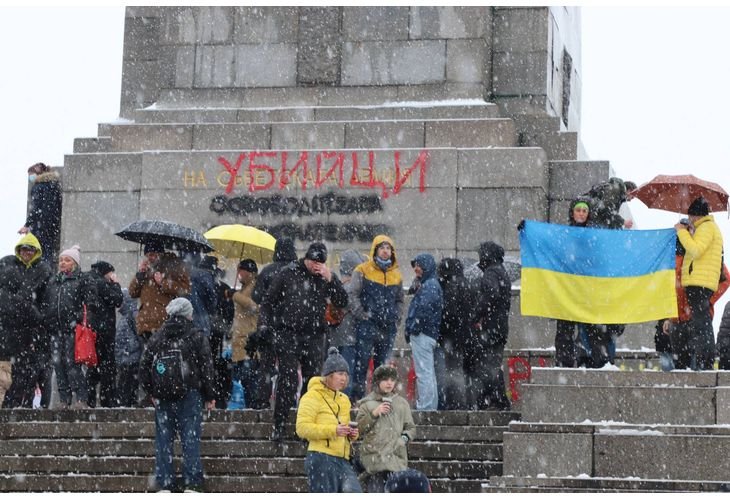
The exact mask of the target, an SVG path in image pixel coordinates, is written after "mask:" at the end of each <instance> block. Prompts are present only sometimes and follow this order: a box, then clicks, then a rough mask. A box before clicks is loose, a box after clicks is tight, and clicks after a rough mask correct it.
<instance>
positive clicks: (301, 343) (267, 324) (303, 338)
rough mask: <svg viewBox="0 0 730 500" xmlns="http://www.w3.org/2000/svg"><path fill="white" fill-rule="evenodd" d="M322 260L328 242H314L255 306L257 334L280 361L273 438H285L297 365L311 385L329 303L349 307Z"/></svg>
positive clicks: (321, 349)
mask: <svg viewBox="0 0 730 500" xmlns="http://www.w3.org/2000/svg"><path fill="white" fill-rule="evenodd" d="M326 262H327V247H326V246H325V245H324V243H322V242H318V241H315V242H314V243H312V244H311V245H309V248H308V249H307V252H306V254H305V255H304V258H303V259H300V260H298V261H296V262H293V263H291V264H289V265H288V266H286V267H285V268H283V269H282V270H281V271H280V272H279V273H277V275H276V277H275V278H274V280H273V282H272V283H271V286H270V287H269V289H268V291H267V293H266V297H265V298H264V300H263V302H262V303H261V307H260V309H259V321H258V332H259V335H260V336H262V337H265V338H270V339H271V341H272V343H273V346H274V352H275V354H276V358H277V359H278V361H279V375H278V378H277V382H276V403H275V407H274V428H273V430H272V433H271V440H272V441H282V440H283V439H284V437H285V436H284V425H285V424H286V420H287V417H288V415H289V409H290V408H291V407H293V406H294V403H295V402H296V395H297V390H298V389H297V385H298V376H297V369H298V368H299V367H300V366H301V373H302V387H309V385H308V382H309V380H310V379H311V378H312V377H316V375H317V371H318V370H319V368H320V367H321V366H322V361H323V360H324V358H325V355H324V353H325V348H324V342H325V334H326V332H327V321H326V319H325V310H326V308H327V304H328V303H330V304H332V305H333V306H335V307H339V308H344V307H347V300H348V299H347V292H346V291H345V289H344V287H343V286H342V282H341V281H340V279H339V278H338V277H337V275H336V274H335V273H333V272H332V271H331V270H330V269H329V267H327V264H326ZM249 340H250V339H249ZM347 421H349V418H348V419H347ZM347 421H345V423H347Z"/></svg>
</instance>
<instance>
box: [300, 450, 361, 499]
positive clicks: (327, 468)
mask: <svg viewBox="0 0 730 500" xmlns="http://www.w3.org/2000/svg"><path fill="white" fill-rule="evenodd" d="M304 471H305V472H306V473H307V485H308V486H309V492H310V493H362V487H361V486H360V482H359V481H358V480H357V476H356V475H355V471H354V470H352V466H351V465H350V462H348V461H347V460H345V459H344V458H342V457H334V456H332V455H327V454H326V453H319V452H316V451H308V452H307V456H306V457H305V458H304Z"/></svg>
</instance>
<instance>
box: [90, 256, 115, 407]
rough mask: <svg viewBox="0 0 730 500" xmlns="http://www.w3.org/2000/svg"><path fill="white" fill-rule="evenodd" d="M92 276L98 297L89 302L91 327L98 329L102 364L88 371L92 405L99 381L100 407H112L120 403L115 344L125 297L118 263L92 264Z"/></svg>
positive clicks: (99, 352)
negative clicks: (118, 318)
mask: <svg viewBox="0 0 730 500" xmlns="http://www.w3.org/2000/svg"><path fill="white" fill-rule="evenodd" d="M89 278H90V279H92V280H94V282H95V286H96V296H95V297H94V300H93V301H92V302H91V303H89V304H88V308H89V312H90V315H91V318H92V321H91V328H92V329H93V330H94V331H95V332H96V354H97V356H98V358H99V364H98V365H97V366H94V367H90V368H89V369H88V370H87V371H86V380H87V383H88V386H89V399H88V401H87V402H88V404H89V406H90V407H92V408H94V407H95V406H96V385H97V384H99V406H101V407H103V408H112V407H114V406H117V405H118V401H117V395H116V376H117V365H116V360H115V358H114V344H115V338H116V332H117V326H116V323H117V308H118V307H120V306H121V305H122V302H123V300H124V296H123V294H122V287H121V285H120V284H119V281H118V280H117V275H116V273H115V272H114V266H112V265H111V264H109V263H108V262H105V261H103V260H100V261H97V262H95V263H94V264H92V265H91V271H90V272H89Z"/></svg>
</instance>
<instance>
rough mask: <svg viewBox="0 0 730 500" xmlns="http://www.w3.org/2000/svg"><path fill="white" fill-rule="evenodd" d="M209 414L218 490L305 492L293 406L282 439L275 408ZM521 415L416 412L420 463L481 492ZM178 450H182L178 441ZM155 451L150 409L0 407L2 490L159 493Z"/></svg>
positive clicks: (206, 436)
mask: <svg viewBox="0 0 730 500" xmlns="http://www.w3.org/2000/svg"><path fill="white" fill-rule="evenodd" d="M204 415H205V416H204V425H203V436H202V442H201V453H202V455H203V462H204V467H205V471H206V476H207V485H208V490H209V491H211V492H296V491H306V479H305V477H304V456H305V454H306V443H305V442H303V441H301V440H299V439H297V438H296V437H295V435H294V425H293V422H294V419H295V414H294V412H292V413H291V415H290V424H289V425H288V426H287V428H286V433H285V434H286V436H285V440H284V441H283V442H282V443H273V442H271V441H269V440H268V439H267V438H268V435H269V434H270V432H271V425H272V423H271V422H272V412H271V411H249V410H247V411H225V410H213V411H211V412H210V414H207V413H206V414H204ZM516 418H519V415H518V414H516V413H512V412H414V420H415V421H416V423H417V425H418V438H417V439H416V440H414V442H413V443H411V445H410V446H409V454H410V459H411V465H412V466H413V467H415V468H417V469H419V470H421V471H423V472H424V473H425V474H427V475H428V476H429V477H430V478H432V483H433V488H434V491H444V492H448V491H451V492H478V491H480V489H481V488H482V486H483V484H484V483H486V482H488V478H489V477H490V476H495V475H499V474H501V467H502V464H501V460H502V446H501V439H502V434H503V433H504V431H505V430H506V429H507V424H508V423H509V422H510V421H512V420H515V419H516ZM176 448H177V453H178V457H179V453H180V447H179V443H177V446H176ZM154 453H155V446H154V412H153V411H152V410H150V409H92V410H28V409H16V410H0V471H2V473H0V491H25V492H39V491H78V492H88V491H101V492H145V491H153V490H154V484H153V471H154ZM178 462H179V458H178V459H176V463H178ZM179 466H180V464H179V463H178V468H179Z"/></svg>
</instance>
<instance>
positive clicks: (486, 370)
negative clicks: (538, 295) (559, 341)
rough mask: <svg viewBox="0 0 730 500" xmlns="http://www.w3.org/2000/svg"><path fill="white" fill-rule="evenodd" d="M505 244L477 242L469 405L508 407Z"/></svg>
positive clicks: (509, 288) (507, 324) (508, 307)
mask: <svg viewBox="0 0 730 500" xmlns="http://www.w3.org/2000/svg"><path fill="white" fill-rule="evenodd" d="M503 262H504V248H502V246H500V245H498V244H497V243H495V242H493V241H485V242H484V243H482V244H481V245H480V246H479V269H481V270H482V277H481V278H480V279H479V281H478V289H477V290H476V291H475V293H476V297H475V301H476V311H475V314H474V321H475V323H474V328H473V333H472V336H471V339H470V343H471V344H472V345H471V346H470V349H469V352H470V356H469V357H470V363H469V375H470V384H469V385H470V388H469V393H470V402H471V404H470V406H471V407H472V409H479V410H484V409H487V408H489V409H493V410H508V409H510V407H511V405H510V402H509V399H507V394H506V393H505V387H504V373H503V371H502V358H503V356H504V346H505V344H507V335H508V334H509V310H510V295H511V289H512V284H511V281H510V279H509V275H508V274H507V270H506V269H505V268H504V265H503Z"/></svg>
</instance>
